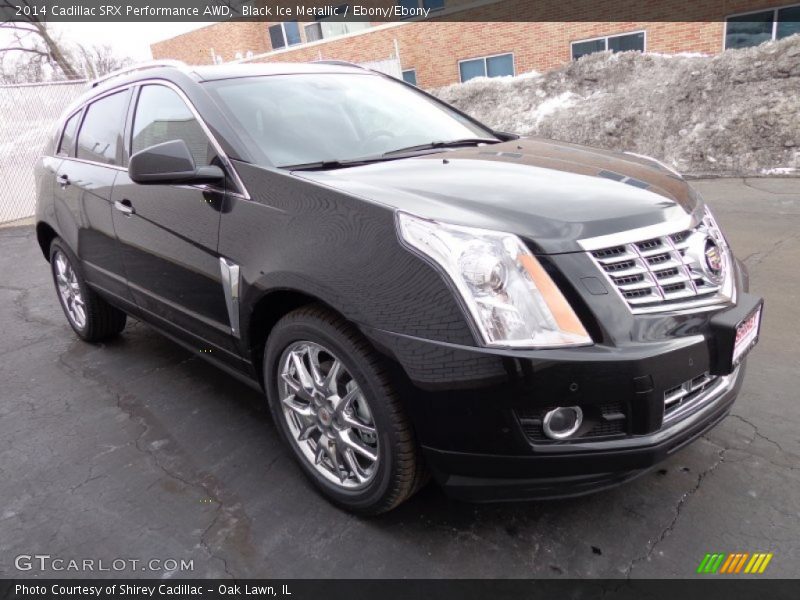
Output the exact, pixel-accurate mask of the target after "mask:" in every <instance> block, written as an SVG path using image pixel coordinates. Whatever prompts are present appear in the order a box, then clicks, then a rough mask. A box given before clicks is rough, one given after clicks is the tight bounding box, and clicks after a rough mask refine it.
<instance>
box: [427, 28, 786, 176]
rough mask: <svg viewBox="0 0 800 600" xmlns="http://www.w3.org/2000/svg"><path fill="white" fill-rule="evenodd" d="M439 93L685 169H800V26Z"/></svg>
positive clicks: (494, 119) (608, 57) (515, 123)
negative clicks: (712, 47) (780, 35)
mask: <svg viewBox="0 0 800 600" xmlns="http://www.w3.org/2000/svg"><path fill="white" fill-rule="evenodd" d="M434 93H435V94H436V95H438V96H439V97H441V98H442V99H444V100H446V101H447V102H450V103H451V104H453V105H455V106H457V107H458V108H460V109H461V110H463V111H464V112H466V113H468V114H470V115H473V116H475V117H476V118H478V119H479V120H481V121H483V122H485V123H487V124H488V125H491V126H492V127H494V128H496V129H498V130H502V131H513V132H515V133H520V134H523V135H538V136H542V137H546V138H552V139H557V140H564V141H569V142H577V143H581V144H588V145H593V146H599V147H602V148H608V149H612V150H629V151H632V152H637V153H640V154H647V155H650V156H653V157H655V158H658V159H660V160H662V161H664V162H666V163H668V164H670V165H672V166H674V167H675V168H676V169H678V170H680V171H682V172H685V173H690V174H695V175H700V174H719V175H723V174H728V175H731V174H732V175H752V174H768V173H771V174H789V173H798V172H800V35H795V36H792V37H791V38H788V39H785V40H781V41H778V42H770V43H767V44H762V45H761V46H758V47H756V48H747V49H743V50H727V51H725V52H723V53H721V54H719V55H716V56H703V55H696V54H684V55H660V54H641V53H639V52H623V53H618V54H611V53H609V52H602V53H598V54H593V55H589V56H585V57H583V58H582V59H580V60H578V61H574V62H571V63H570V64H569V65H567V66H565V67H563V68H561V69H559V70H555V71H551V72H549V73H546V74H542V75H539V76H537V75H536V74H530V75H523V76H520V77H505V78H501V79H486V78H481V79H474V80H472V81H469V82H468V83H464V84H456V85H452V86H449V87H445V88H440V89H438V90H434Z"/></svg>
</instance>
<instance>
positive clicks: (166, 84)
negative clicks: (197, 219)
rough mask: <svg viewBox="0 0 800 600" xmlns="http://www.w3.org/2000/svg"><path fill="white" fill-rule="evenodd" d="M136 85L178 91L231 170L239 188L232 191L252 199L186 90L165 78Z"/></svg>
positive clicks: (221, 158)
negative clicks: (154, 86) (161, 87)
mask: <svg viewBox="0 0 800 600" xmlns="http://www.w3.org/2000/svg"><path fill="white" fill-rule="evenodd" d="M134 85H138V86H145V85H162V86H164V87H167V88H170V89H171V90H173V91H174V92H175V93H177V94H178V96H179V97H180V98H181V100H183V102H184V103H185V104H186V106H187V107H188V108H189V110H190V111H191V112H192V114H193V115H194V118H195V119H197V122H198V123H199V124H200V127H201V128H202V130H203V132H204V133H205V134H206V137H208V140H209V141H210V142H211V145H212V146H214V150H215V151H216V152H217V154H218V155H219V158H220V160H221V161H222V163H223V164H224V165H225V167H226V168H227V169H228V171H230V173H231V177H232V178H233V181H234V184H235V185H236V188H237V190H236V191H235V192H234V191H232V193H236V195H239V196H241V197H242V198H244V199H245V200H250V194H249V192H248V191H247V188H246V187H245V185H244V182H243V181H242V179H241V178H240V177H239V173H238V172H237V171H236V169H235V168H234V166H233V163H232V162H231V160H230V159H229V158H228V155H227V154H225V151H224V150H223V149H222V146H221V145H220V143H219V142H218V141H217V138H216V137H214V134H213V133H211V129H209V127H208V125H206V122H205V120H204V119H203V117H201V116H200V113H199V112H198V111H197V108H195V106H194V104H193V103H192V101H191V100H189V97H188V96H187V95H186V94H185V93H184V91H183V90H182V89H181V88H179V87H178V86H177V85H175V84H174V83H172V82H171V81H167V80H165V79H142V80H140V81H136V82H135V83H134ZM136 101H137V104H138V101H139V99H138V98H137V99H136ZM135 111H136V107H134V113H133V122H135V121H136V112H135ZM132 134H133V132H131V139H130V140H129V141H130V142H131V144H132V142H133V135H132ZM130 150H131V148H130V147H129V149H128V152H130Z"/></svg>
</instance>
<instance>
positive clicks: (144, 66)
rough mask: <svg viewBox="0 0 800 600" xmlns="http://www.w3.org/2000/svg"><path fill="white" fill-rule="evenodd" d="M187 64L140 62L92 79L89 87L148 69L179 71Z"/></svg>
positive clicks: (174, 61) (154, 61)
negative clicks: (172, 68) (174, 69)
mask: <svg viewBox="0 0 800 600" xmlns="http://www.w3.org/2000/svg"><path fill="white" fill-rule="evenodd" d="M186 66H187V65H186V63H185V62H183V61H182V60H148V61H145V62H140V63H137V64H135V65H131V66H129V67H122V68H121V69H117V70H116V71H111V72H110V73H106V74H105V75H103V76H101V77H98V78H97V79H92V80H91V81H90V82H89V87H97V86H98V85H100V84H101V83H103V82H104V81H108V80H109V79H113V78H114V77H120V76H122V75H127V74H128V73H134V72H136V71H144V70H146V69H157V68H158V67H175V68H177V69H180V68H183V67H186Z"/></svg>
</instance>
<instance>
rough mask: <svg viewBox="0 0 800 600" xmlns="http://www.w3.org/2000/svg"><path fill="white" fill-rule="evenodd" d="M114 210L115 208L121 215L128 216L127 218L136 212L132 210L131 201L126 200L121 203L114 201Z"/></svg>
mask: <svg viewBox="0 0 800 600" xmlns="http://www.w3.org/2000/svg"><path fill="white" fill-rule="evenodd" d="M114 208H116V209H117V210H118V211H119V212H121V213H122V214H124V215H125V216H128V217H130V216H131V215H133V214H136V211H135V210H134V208H133V206H132V205H131V201H130V200H128V199H127V198H125V199H124V200H122V201H119V200H117V201H115V202H114Z"/></svg>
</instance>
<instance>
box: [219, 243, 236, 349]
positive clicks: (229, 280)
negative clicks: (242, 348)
mask: <svg viewBox="0 0 800 600" xmlns="http://www.w3.org/2000/svg"><path fill="white" fill-rule="evenodd" d="M219 269H220V272H221V274H222V291H223V292H224V294H225V305H226V307H227V308H228V319H229V320H230V323H231V334H232V335H233V336H234V337H237V338H239V337H241V332H240V331H239V287H240V283H241V272H240V269H239V265H237V264H236V263H234V262H232V261H230V260H228V259H227V258H224V257H222V256H220V257H219Z"/></svg>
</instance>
